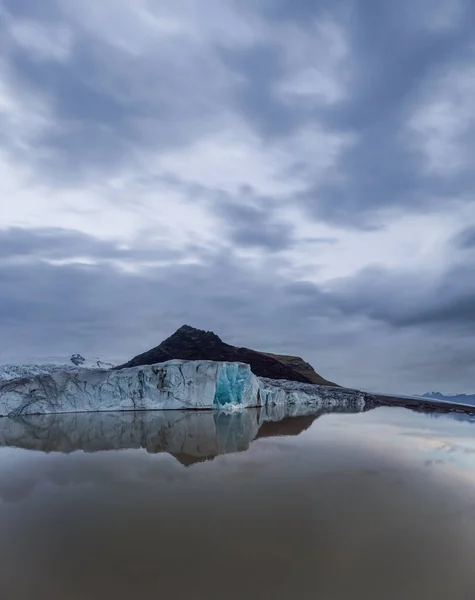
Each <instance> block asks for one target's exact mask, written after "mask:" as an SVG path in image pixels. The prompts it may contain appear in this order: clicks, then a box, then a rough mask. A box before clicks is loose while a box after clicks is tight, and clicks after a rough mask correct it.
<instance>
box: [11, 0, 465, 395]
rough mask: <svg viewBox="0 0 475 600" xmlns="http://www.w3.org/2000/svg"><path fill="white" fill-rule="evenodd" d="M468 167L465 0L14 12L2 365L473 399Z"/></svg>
mask: <svg viewBox="0 0 475 600" xmlns="http://www.w3.org/2000/svg"><path fill="white" fill-rule="evenodd" d="M474 158H475V4H474V3H473V2H471V1H470V0H467V1H463V0H460V1H457V0H440V1H439V0H398V1H397V2H392V1H389V0H388V1H386V2H383V1H381V0H360V1H358V0H344V1H339V0H313V1H312V0H292V1H291V2H290V1H288V0H235V1H232V0H133V2H132V1H131V0H100V1H98V0H81V1H80V2H79V1H77V2H76V1H74V0H41V1H38V0H0V204H1V210H0V362H8V361H21V360H25V359H27V358H28V359H30V358H31V357H35V359H40V358H41V357H48V356H60V355H65V354H68V353H73V352H80V353H83V354H84V355H87V356H88V355H99V356H100V357H102V358H104V359H112V360H121V359H126V358H129V357H132V356H133V355H135V354H137V353H139V352H142V351H144V350H147V349H149V348H150V347H152V346H155V345H157V344H158V343H159V342H160V341H161V340H162V339H163V338H165V337H167V336H168V335H170V334H171V333H172V332H173V331H174V330H175V329H176V328H177V327H179V326H180V325H182V324H183V323H187V324H189V325H194V326H196V327H200V328H204V329H209V330H213V331H215V332H216V333H217V334H218V335H220V336H221V337H222V338H223V339H224V340H225V341H228V342H230V343H233V344H238V345H245V346H249V347H254V348H257V349H262V350H268V351H275V352H286V353H295V354H298V355H301V356H303V357H304V358H305V359H307V360H308V361H310V362H311V363H312V364H313V365H314V367H315V368H316V370H317V371H318V372H320V373H321V374H322V375H324V376H325V377H327V378H329V379H332V380H334V381H337V382H339V383H341V384H343V385H348V386H355V387H363V388H367V389H376V390H381V391H389V392H401V393H419V392H425V391H429V390H434V389H435V390H439V391H442V392H464V391H465V392H472V393H473V392H474V391H475V375H474V374H475V369H474V366H475V335H474V334H475V195H474V183H475V169H474Z"/></svg>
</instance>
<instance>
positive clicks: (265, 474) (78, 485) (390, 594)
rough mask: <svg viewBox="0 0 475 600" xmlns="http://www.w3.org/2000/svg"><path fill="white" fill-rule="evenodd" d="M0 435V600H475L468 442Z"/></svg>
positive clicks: (1, 430)
mask: <svg viewBox="0 0 475 600" xmlns="http://www.w3.org/2000/svg"><path fill="white" fill-rule="evenodd" d="M281 417H282V415H280V416H279V415H278V414H274V415H267V416H266V419H267V420H268V421H269V419H270V421H271V422H263V421H264V420H265V419H263V417H262V414H259V413H257V412H255V411H247V412H246V413H239V414H234V415H219V416H218V415H214V414H213V413H189V412H188V413H177V412H168V413H141V414H135V415H133V414H103V415H100V414H99V415H65V416H62V417H57V416H50V417H27V418H24V419H22V420H18V421H11V420H8V419H0V446H1V448H0V600H20V599H21V600H23V599H28V600H43V599H44V600H56V599H58V600H86V599H87V600H95V599H96V598H97V599H99V598H100V599H101V600H109V599H110V600H114V599H123V598H124V599H125V598H127V599H129V598H132V599H136V598H161V597H165V598H174V599H178V600H180V599H182V598H187V599H188V598H189V599H192V600H201V599H203V600H214V599H215V598H216V599H219V600H227V599H230V600H234V599H239V600H243V599H245V598H258V599H266V598H272V599H273V600H280V599H286V600H293V599H299V598H309V599H310V598H311V599H318V600H337V599H340V598H341V599H343V598H345V599H346V598H351V599H359V598H361V599H363V598H364V599H365V600H368V599H369V600H372V599H373V598H374V599H378V600H392V599H398V600H399V599H400V600H411V599H414V600H416V599H417V600H419V599H421V600H425V599H431V600H437V599H439V598H440V599H441V600H458V599H461V600H472V599H473V598H474V595H475V426H474V424H472V422H471V421H470V420H455V419H453V418H450V417H445V416H442V417H440V416H439V417H432V416H428V415H421V414H416V413H412V412H409V411H407V410H404V409H391V408H380V409H377V410H374V411H370V412H366V413H361V414H331V415H311V414H301V415H299V416H296V417H293V418H286V419H284V420H279V419H280V418H281Z"/></svg>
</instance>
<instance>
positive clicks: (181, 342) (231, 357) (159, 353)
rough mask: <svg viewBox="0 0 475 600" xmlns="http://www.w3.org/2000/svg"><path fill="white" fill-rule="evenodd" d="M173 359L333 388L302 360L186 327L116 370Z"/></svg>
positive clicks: (210, 332) (330, 383)
mask: <svg viewBox="0 0 475 600" xmlns="http://www.w3.org/2000/svg"><path fill="white" fill-rule="evenodd" d="M174 358H180V359H183V360H216V361H229V362H242V363H246V364H248V365H250V367H251V370H252V372H253V373H254V374H255V375H257V376H259V377H269V378H270V379H287V380H289V381H301V382H303V383H318V384H320V385H332V386H335V385H336V384H334V383H332V382H330V381H327V380H326V379H324V378H323V377H321V376H320V375H318V373H316V372H315V371H314V370H313V368H312V367H311V366H310V365H309V364H308V363H306V362H305V361H303V360H302V359H301V358H298V357H296V356H281V355H279V354H267V353H265V352H258V351H257V350H251V349H249V348H237V347H236V346H231V345H230V344H226V343H225V342H223V341H222V340H221V339H220V338H219V337H218V336H217V335H216V334H215V333H213V332H212V331H203V330H201V329H195V328H194V327H190V326H189V325H183V327H180V329H178V330H177V331H176V332H175V333H174V334H173V335H172V336H170V337H169V338H167V339H166V340H164V341H163V342H162V343H161V344H160V345H159V346H157V347H156V348H153V349H152V350H149V351H148V352H144V353H143V354H139V355H138V356H136V357H135V358H133V359H132V360H130V361H129V362H127V363H125V364H123V365H120V366H119V367H116V368H118V369H125V368H128V367H137V366H140V365H153V364H156V363H160V362H165V361H167V360H172V359H174Z"/></svg>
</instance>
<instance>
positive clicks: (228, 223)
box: [215, 202, 295, 251]
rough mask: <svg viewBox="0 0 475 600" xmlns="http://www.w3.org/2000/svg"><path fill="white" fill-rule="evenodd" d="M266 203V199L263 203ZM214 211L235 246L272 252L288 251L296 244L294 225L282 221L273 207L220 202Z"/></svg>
mask: <svg viewBox="0 0 475 600" xmlns="http://www.w3.org/2000/svg"><path fill="white" fill-rule="evenodd" d="M263 203H264V202H263ZM215 210H216V212H217V214H218V215H220V216H221V217H222V218H223V223H224V226H225V227H226V228H228V229H229V230H230V237H231V241H232V242H234V245H236V246H243V247H260V248H265V249H267V250H271V251H279V250H285V249H286V248H288V247H290V246H291V245H292V244H293V243H294V241H295V240H294V236H293V227H292V225H290V224H289V223H288V222H285V221H279V220H277V219H276V217H275V216H274V215H273V210H272V208H271V207H270V206H266V203H264V206H263V207H260V206H259V207H257V206H248V205H243V204H236V203H234V202H221V203H219V204H217V205H216V207H215Z"/></svg>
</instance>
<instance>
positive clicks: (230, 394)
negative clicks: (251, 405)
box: [214, 363, 249, 407]
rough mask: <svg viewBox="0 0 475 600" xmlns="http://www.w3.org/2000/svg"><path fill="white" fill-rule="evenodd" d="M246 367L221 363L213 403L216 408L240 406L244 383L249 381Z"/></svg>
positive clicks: (238, 364)
mask: <svg viewBox="0 0 475 600" xmlns="http://www.w3.org/2000/svg"><path fill="white" fill-rule="evenodd" d="M246 366H247V365H243V364H240V363H223V365H222V367H221V369H220V370H219V372H218V379H217V381H216V393H215V395H214V402H215V404H216V406H217V407H220V406H225V405H226V404H242V403H243V397H244V391H245V388H246V383H248V380H249V372H248V371H249V369H246Z"/></svg>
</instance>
